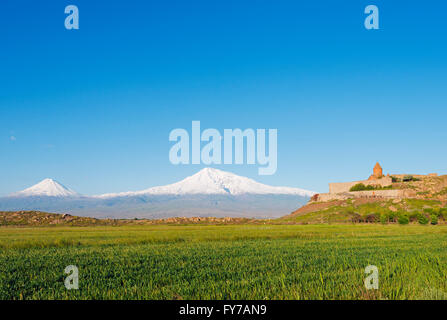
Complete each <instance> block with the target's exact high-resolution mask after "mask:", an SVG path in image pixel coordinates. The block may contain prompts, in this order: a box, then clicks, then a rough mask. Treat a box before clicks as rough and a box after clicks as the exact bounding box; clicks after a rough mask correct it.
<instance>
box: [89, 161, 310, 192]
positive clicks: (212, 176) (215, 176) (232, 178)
mask: <svg viewBox="0 0 447 320" xmlns="http://www.w3.org/2000/svg"><path fill="white" fill-rule="evenodd" d="M196 194H203V195H244V194H256V195H275V194H284V195H298V196H303V197H311V196H312V195H314V194H315V193H314V192H312V191H308V190H303V189H299V188H289V187H273V186H268V185H265V184H262V183H259V182H256V181H255V180H252V179H249V178H246V177H241V176H238V175H236V174H234V173H230V172H225V171H222V170H218V169H213V168H205V169H202V170H200V171H199V172H198V173H196V174H194V175H192V176H190V177H187V178H185V179H183V180H181V181H179V182H176V183H173V184H170V185H166V186H160V187H152V188H149V189H146V190H143V191H137V192H123V193H113V194H104V195H99V196H97V197H98V198H113V197H131V196H140V195H196Z"/></svg>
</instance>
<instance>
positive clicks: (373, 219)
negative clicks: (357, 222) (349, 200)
mask: <svg viewBox="0 0 447 320" xmlns="http://www.w3.org/2000/svg"><path fill="white" fill-rule="evenodd" d="M377 220H378V219H377V215H376V214H375V213H371V214H368V215H367V216H366V218H365V222H369V223H374V222H376V221H377Z"/></svg>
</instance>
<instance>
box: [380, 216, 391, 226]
mask: <svg viewBox="0 0 447 320" xmlns="http://www.w3.org/2000/svg"><path fill="white" fill-rule="evenodd" d="M388 219H389V217H388V215H387V214H382V215H381V216H380V223H381V224H387V223H388Z"/></svg>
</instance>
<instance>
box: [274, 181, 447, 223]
mask: <svg viewBox="0 0 447 320" xmlns="http://www.w3.org/2000/svg"><path fill="white" fill-rule="evenodd" d="M392 179H393V183H392V186H391V187H390V188H389V189H390V190H411V191H412V193H411V194H412V195H413V196H412V197H408V198H396V199H388V198H384V197H380V196H374V197H355V198H350V199H341V200H332V201H325V202H323V201H320V202H319V201H312V200H311V201H310V202H309V203H308V204H306V205H305V206H303V207H301V208H299V209H297V210H295V211H294V212H292V213H291V214H290V215H288V216H285V217H284V218H282V219H281V220H283V221H284V222H289V223H309V224H313V223H348V222H350V223H351V222H366V223H368V222H369V223H372V222H382V223H397V222H398V221H399V217H401V216H405V217H407V218H408V220H409V222H410V223H411V222H419V221H422V222H425V219H424V218H422V217H425V218H426V219H428V221H429V222H431V219H432V217H433V216H435V217H436V218H437V222H438V223H444V221H446V220H447V207H446V206H447V175H444V176H439V177H438V176H422V175H407V174H406V175H404V174H402V175H393V176H392Z"/></svg>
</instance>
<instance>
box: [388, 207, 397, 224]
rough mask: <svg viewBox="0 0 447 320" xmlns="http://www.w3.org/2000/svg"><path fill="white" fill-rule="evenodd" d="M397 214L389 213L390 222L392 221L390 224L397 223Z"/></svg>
mask: <svg viewBox="0 0 447 320" xmlns="http://www.w3.org/2000/svg"><path fill="white" fill-rule="evenodd" d="M397 217H398V216H397V213H395V212H393V211H391V210H390V211H389V213H388V220H389V221H390V222H397Z"/></svg>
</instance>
